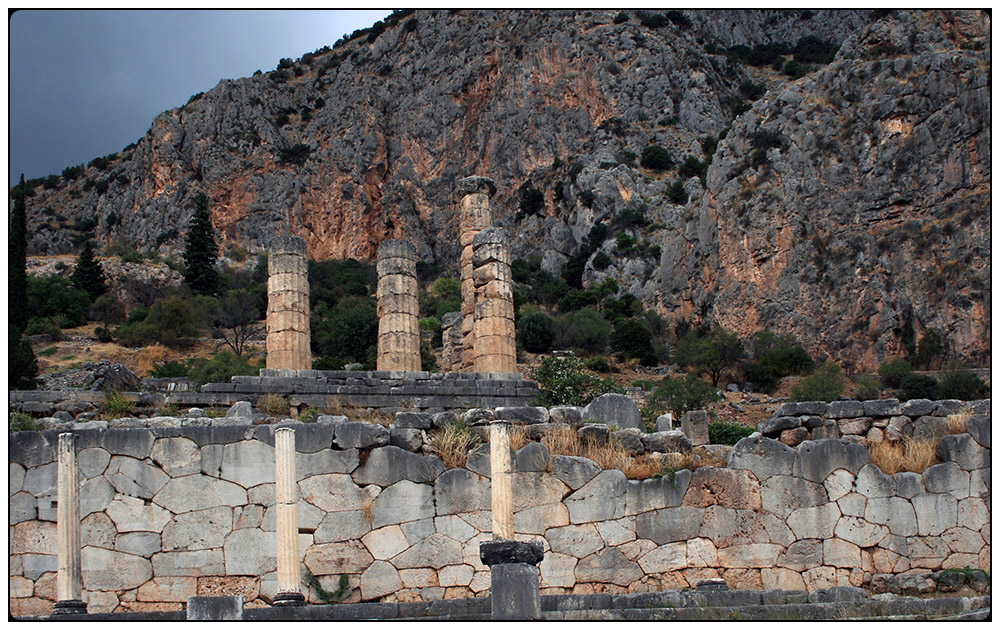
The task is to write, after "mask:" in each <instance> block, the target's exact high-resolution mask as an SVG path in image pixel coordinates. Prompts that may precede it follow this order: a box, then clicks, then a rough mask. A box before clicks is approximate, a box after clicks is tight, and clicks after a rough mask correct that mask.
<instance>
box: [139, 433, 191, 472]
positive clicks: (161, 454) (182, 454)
mask: <svg viewBox="0 0 1000 630" xmlns="http://www.w3.org/2000/svg"><path fill="white" fill-rule="evenodd" d="M151 457H152V459H153V461H154V462H156V464H157V465H159V466H160V468H162V469H163V471H164V472H165V473H167V474H168V475H170V476H171V477H183V476H184V475H190V474H193V473H197V472H200V471H201V450H200V449H199V448H198V445H197V444H196V443H195V442H194V441H193V440H189V439H187V438H182V437H169V438H159V439H157V440H156V441H155V442H154V443H153V451H152V454H151Z"/></svg>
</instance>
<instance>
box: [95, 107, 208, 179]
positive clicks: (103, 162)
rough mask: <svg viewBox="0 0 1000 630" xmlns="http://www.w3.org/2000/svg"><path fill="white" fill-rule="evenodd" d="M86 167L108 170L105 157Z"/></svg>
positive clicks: (98, 158)
mask: <svg viewBox="0 0 1000 630" xmlns="http://www.w3.org/2000/svg"><path fill="white" fill-rule="evenodd" d="M192 98H194V97H192ZM188 102H190V101H188ZM87 166H91V167H93V168H96V169H97V170H99V171H103V170H104V169H106V168H108V158H106V157H97V158H94V159H93V160H91V161H90V162H88V163H87Z"/></svg>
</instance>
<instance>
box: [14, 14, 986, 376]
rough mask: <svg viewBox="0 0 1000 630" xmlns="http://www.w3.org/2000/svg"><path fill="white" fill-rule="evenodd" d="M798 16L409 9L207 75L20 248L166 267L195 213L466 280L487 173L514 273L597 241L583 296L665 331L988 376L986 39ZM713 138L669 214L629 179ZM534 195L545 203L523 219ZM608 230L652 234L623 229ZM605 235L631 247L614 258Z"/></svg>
mask: <svg viewBox="0 0 1000 630" xmlns="http://www.w3.org/2000/svg"><path fill="white" fill-rule="evenodd" d="M806 13H808V15H806ZM806 13H803V12H800V11H728V12H718V11H715V12H712V11H685V12H684V14H685V15H686V16H687V17H688V18H689V20H690V26H687V27H686V28H685V27H683V26H682V25H678V24H674V23H669V22H668V23H667V24H666V25H664V26H661V27H658V28H652V27H649V26H644V25H642V24H641V23H640V21H639V19H638V17H637V16H636V15H634V14H631V13H630V14H629V19H628V20H627V21H625V22H623V23H620V24H615V23H614V22H615V17H616V16H617V14H618V11H616V10H615V11H544V12H531V11H483V12H479V11H459V12H454V13H452V12H449V11H418V12H415V13H414V14H413V15H412V16H407V17H405V18H403V19H401V20H398V21H397V23H395V24H393V25H390V26H389V27H388V28H386V29H385V30H384V32H382V33H381V34H380V35H379V36H378V37H377V38H375V39H374V40H373V41H371V42H369V41H368V37H366V36H364V35H363V36H360V37H358V38H356V39H354V40H352V41H349V42H347V43H344V44H342V45H340V46H336V47H334V49H333V50H332V51H329V52H324V53H320V54H318V55H315V56H311V55H310V56H307V58H304V59H303V60H299V61H298V62H296V63H295V65H294V67H293V68H290V69H285V70H283V71H276V72H268V73H263V74H260V75H257V76H253V77H249V78H244V79H237V80H224V81H222V82H221V83H220V84H219V85H218V86H216V87H215V88H214V89H213V90H211V91H209V92H207V93H205V94H204V95H202V96H200V97H198V98H195V99H193V100H192V101H191V102H189V103H188V104H186V105H184V106H183V107H180V108H177V109H173V110H170V111H167V112H164V113H163V114H161V115H160V116H158V117H157V118H156V119H155V120H154V121H153V123H152V125H151V129H150V131H149V133H148V134H147V135H146V136H144V137H143V138H141V139H140V140H139V141H138V142H137V143H136V144H135V145H134V146H131V147H128V148H127V149H126V150H124V151H123V152H122V153H121V155H120V156H119V157H117V158H116V159H114V160H112V161H111V164H110V165H109V166H108V168H107V169H106V170H105V171H98V170H97V169H96V168H94V167H91V168H87V169H86V170H85V173H84V176H83V177H80V178H78V179H77V180H74V181H73V182H69V183H64V184H62V185H61V186H60V187H59V188H57V189H55V190H48V191H45V190H43V189H42V187H41V186H39V187H38V188H37V190H36V194H35V195H34V196H33V197H31V198H30V199H29V204H28V206H29V212H28V215H29V216H28V221H29V232H30V233H31V234H32V239H31V244H30V247H31V250H32V252H34V253H56V252H65V251H70V250H71V248H72V238H73V236H74V233H73V232H72V230H70V229H68V228H61V227H59V225H61V224H63V223H66V224H72V223H73V221H75V220H77V219H83V218H88V217H93V218H96V219H97V220H98V225H97V227H96V228H95V232H96V236H97V238H98V240H102V241H103V242H106V243H110V242H113V241H116V240H120V241H125V242H129V243H131V244H133V245H135V246H136V247H139V248H140V249H141V248H145V247H154V248H156V247H158V248H161V249H163V250H168V249H173V250H179V249H180V248H181V247H182V239H183V235H184V232H185V230H186V227H187V223H188V220H189V217H190V215H191V207H190V203H189V201H190V198H191V196H192V195H193V194H194V193H196V192H198V191H204V192H206V193H207V194H208V195H209V197H210V198H211V200H212V213H213V217H212V220H213V224H214V225H215V226H216V228H217V230H218V232H219V235H220V240H221V241H222V242H223V245H224V247H225V246H227V245H231V244H235V243H239V244H240V245H241V246H243V247H244V248H247V249H249V250H251V251H260V250H262V249H263V248H264V247H265V246H266V244H267V243H268V242H269V240H270V239H271V238H272V237H273V236H275V235H276V234H279V233H281V232H282V229H283V227H284V226H286V225H287V226H288V228H289V229H290V231H291V233H292V234H295V235H297V236H300V237H301V238H303V239H304V240H305V242H306V245H307V248H308V253H309V256H310V257H313V258H329V257H347V256H350V257H355V258H360V259H366V260H372V259H374V258H375V255H376V252H375V244H376V243H378V242H380V241H382V240H384V239H387V238H406V239H408V240H410V241H411V242H413V243H414V245H415V246H416V249H417V255H418V256H419V258H420V259H421V260H422V261H425V262H428V263H440V264H442V265H443V266H451V267H457V265H458V259H459V253H460V244H459V239H458V231H459V217H458V206H459V202H460V200H461V195H462V191H460V190H458V188H457V187H456V182H457V181H458V180H461V179H462V178H464V177H466V176H469V175H480V176H484V177H489V178H490V179H492V180H493V181H494V182H495V184H496V194H495V195H494V196H493V197H492V199H491V202H490V203H491V207H492V208H491V212H492V215H493V217H492V218H493V224H494V225H495V226H497V227H504V228H506V229H507V230H508V232H509V233H510V234H511V235H512V237H513V238H512V243H511V253H512V257H513V258H515V259H517V258H527V257H529V256H532V255H536V254H539V255H541V257H542V260H541V263H542V265H543V268H545V269H546V270H548V271H550V272H553V273H559V272H560V270H561V267H562V265H563V264H564V263H565V262H566V261H567V260H568V258H569V257H570V256H572V255H574V254H575V253H576V252H577V251H578V250H579V248H580V245H581V243H582V242H583V240H584V238H585V237H586V236H587V235H588V233H589V232H590V230H591V228H592V227H593V226H594V225H595V224H597V223H602V222H603V223H608V224H610V225H611V227H612V229H611V230H609V232H608V234H607V238H606V240H605V241H604V242H603V243H600V244H599V249H600V251H603V252H604V253H605V254H607V255H609V256H610V257H611V260H612V264H611V265H610V266H608V267H607V268H606V269H604V270H601V271H598V270H596V269H595V268H594V267H593V265H592V263H590V262H588V263H587V264H586V266H585V268H584V272H583V282H584V283H585V284H588V283H591V282H595V281H600V280H603V279H604V278H605V277H608V276H611V277H615V278H616V279H617V280H618V282H619V285H620V286H621V288H622V292H630V293H633V294H635V295H637V296H639V297H640V298H642V300H643V302H644V303H645V304H646V305H647V307H650V308H656V309H658V310H660V311H661V312H662V313H663V314H664V315H666V316H668V318H669V319H674V320H676V319H680V318H684V319H694V320H700V319H703V318H706V319H709V320H712V321H714V322H717V323H719V324H721V325H723V326H726V327H728V328H731V329H734V330H736V331H737V332H739V333H740V334H748V333H750V332H753V331H755V330H757V329H758V328H762V327H765V326H766V327H771V328H772V329H775V330H781V331H783V332H785V331H787V332H792V333H794V334H795V335H796V336H797V337H798V338H799V339H800V340H801V341H803V343H804V344H805V346H806V348H807V349H808V350H809V351H810V352H812V353H814V354H823V353H827V354H829V355H831V356H832V357H834V358H836V359H839V360H840V361H842V362H844V363H846V364H849V365H854V366H856V367H858V368H868V367H871V366H872V365H874V364H875V363H877V362H878V361H879V360H881V359H882V358H884V357H885V356H886V355H893V354H895V353H897V352H898V351H899V349H900V348H901V346H902V344H903V343H904V338H905V337H907V336H908V334H909V332H908V331H909V330H910V329H912V330H914V331H915V334H916V335H917V336H918V337H919V334H920V332H921V331H922V330H923V329H924V328H927V327H938V328H941V329H945V330H948V331H949V335H950V340H951V342H952V343H953V344H954V349H955V351H956V352H957V353H959V354H963V355H968V356H972V357H984V356H986V355H985V353H986V352H988V350H987V349H988V347H989V338H990V337H989V330H988V325H987V322H988V321H989V307H988V306H987V305H988V304H989V298H990V288H989V285H990V283H989V281H988V273H989V267H990V248H989V212H988V203H989V193H990V177H991V172H990V150H989V147H990V142H989V125H988V123H985V122H983V121H987V120H989V118H990V90H989V69H990V65H989V64H990V53H991V50H990V47H989V37H988V34H989V28H990V18H989V16H988V15H986V14H984V13H982V12H962V11H954V12H942V11H933V12H931V11H928V12H904V11H896V12H894V13H893V14H891V15H888V16H884V17H880V18H878V19H874V17H873V16H872V15H871V14H870V13H869V12H868V11H850V12H834V11H813V12H806ZM414 20H415V21H414ZM805 36H814V37H817V38H819V39H823V40H828V41H832V42H836V43H839V44H841V46H840V50H839V52H837V54H836V57H835V59H834V60H833V62H832V63H830V64H827V65H823V66H816V67H815V69H814V70H813V71H812V72H810V73H808V74H806V76H804V77H802V78H800V79H798V80H794V81H793V80H791V79H790V78H789V77H788V76H786V75H784V74H781V73H779V72H775V71H774V70H773V69H772V68H771V66H764V67H761V68H755V67H752V66H749V65H746V64H743V63H740V62H738V61H736V60H734V59H732V58H730V57H728V56H726V55H724V54H722V52H724V49H725V48H726V47H729V46H733V45H745V46H749V47H753V46H754V45H757V44H764V43H779V42H784V43H788V44H790V45H794V44H795V43H796V42H797V41H798V40H799V39H800V38H802V37H805ZM745 81H750V82H752V83H754V84H757V85H759V86H761V87H762V88H766V91H764V90H758V91H753V90H749V91H748V90H744V91H743V92H742V93H741V91H740V89H739V88H740V85H741V84H743V83H744V82H745ZM746 94H749V95H750V97H751V98H756V100H755V101H753V102H752V107H751V108H750V109H749V110H748V111H746V112H745V113H742V114H741V115H739V116H737V115H736V114H735V111H736V110H737V109H741V108H739V107H736V108H734V104H736V103H738V101H740V100H742V99H743V98H744V96H745V95H746ZM725 129H729V131H728V134H727V135H726V137H725V139H724V140H722V141H720V142H719V145H718V150H717V152H716V153H715V155H714V158H713V159H712V162H711V165H710V166H709V168H708V170H707V174H706V178H705V181H704V182H701V181H700V180H699V178H697V177H693V176H692V177H690V178H689V179H687V181H685V182H683V184H684V188H685V190H686V192H687V194H688V201H687V202H686V203H684V204H679V203H672V202H671V201H670V199H669V197H668V195H667V191H668V189H669V188H670V186H671V185H672V184H673V183H674V182H675V181H677V180H678V179H679V177H678V174H677V173H676V171H674V170H670V171H667V172H666V173H657V172H655V171H649V170H646V169H644V168H640V167H639V165H638V162H639V161H638V159H637V158H636V157H634V156H638V155H640V154H641V153H642V150H643V149H644V148H646V147H647V146H649V145H654V144H655V145H660V146H662V147H663V148H665V149H666V150H667V151H668V152H669V153H670V155H671V156H672V157H673V159H674V161H675V162H681V161H682V160H683V159H684V158H685V157H688V156H690V157H693V158H697V159H704V157H705V156H704V154H703V151H702V142H703V141H704V140H705V139H706V137H708V136H711V137H713V138H715V137H718V136H719V135H721V133H722V132H723V130H725ZM630 154H632V156H631V157H630ZM87 180H93V181H94V182H97V181H102V182H107V183H108V187H107V189H106V190H104V192H101V193H98V192H97V191H98V190H103V186H102V187H97V186H94V184H93V183H92V184H91V185H90V186H89V187H87V189H86V190H84V186H85V184H86V182H87ZM522 186H523V187H524V188H522ZM529 189H531V190H537V191H539V192H540V193H541V203H538V202H537V201H536V202H535V203H533V204H524V205H523V209H521V208H522V200H523V199H526V198H528V197H530V195H527V191H528V190H529ZM522 191H523V192H522ZM534 198H535V199H537V195H536V196H535V197H534ZM43 208H51V209H52V214H44V213H43V212H42V211H41V210H42V209H43ZM626 208H630V209H633V210H639V211H641V213H642V214H644V215H645V218H646V220H647V221H648V223H649V225H648V226H647V227H646V228H642V229H640V228H639V227H638V225H637V224H635V223H628V222H627V221H626V222H623V221H622V220H621V217H622V211H623V210H625V209H626ZM112 215H113V220H112ZM58 217H63V218H64V219H66V221H60V220H54V218H58ZM619 229H625V230H628V231H629V232H630V233H631V234H632V235H633V236H635V237H637V238H638V239H639V244H640V246H641V247H639V248H638V249H636V250H634V251H632V252H619V251H618V250H617V248H616V247H615V238H614V237H615V234H616V232H617V231H618V230H619ZM654 245H655V246H658V247H660V252H661V254H660V258H659V259H658V260H657V259H655V258H654V257H653V256H654V255H655V250H653V251H651V247H652V246H654ZM637 251H638V252H645V254H642V253H636V252H637ZM596 253H597V252H596V251H595V252H594V254H592V256H593V255H596Z"/></svg>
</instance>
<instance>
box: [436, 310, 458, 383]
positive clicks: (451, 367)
mask: <svg viewBox="0 0 1000 630" xmlns="http://www.w3.org/2000/svg"><path fill="white" fill-rule="evenodd" d="M441 368H442V369H443V370H444V371H445V372H459V371H461V369H462V314H461V313H445V314H444V317H442V318H441Z"/></svg>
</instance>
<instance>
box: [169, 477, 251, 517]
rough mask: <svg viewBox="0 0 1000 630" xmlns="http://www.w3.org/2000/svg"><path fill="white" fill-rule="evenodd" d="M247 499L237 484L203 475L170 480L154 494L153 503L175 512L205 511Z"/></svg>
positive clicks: (238, 503)
mask: <svg viewBox="0 0 1000 630" xmlns="http://www.w3.org/2000/svg"><path fill="white" fill-rule="evenodd" d="M246 502H247V492H246V490H244V489H243V488H241V487H240V486H238V485H236V484H235V483H232V482H229V481H225V480H222V479H214V478H212V477H206V476H203V475H188V476H186V477H177V478H175V479H171V480H170V481H168V482H167V484H166V485H165V486H163V489H161V490H160V491H159V492H157V493H156V495H155V496H154V497H153V503H155V504H157V505H160V506H163V507H164V508H166V509H168V510H170V511H171V512H173V513H174V514H182V513H184V512H193V511H196V510H204V509H207V508H211V507H216V506H220V505H227V506H230V507H232V506H237V505H244V504H246Z"/></svg>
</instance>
